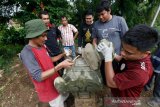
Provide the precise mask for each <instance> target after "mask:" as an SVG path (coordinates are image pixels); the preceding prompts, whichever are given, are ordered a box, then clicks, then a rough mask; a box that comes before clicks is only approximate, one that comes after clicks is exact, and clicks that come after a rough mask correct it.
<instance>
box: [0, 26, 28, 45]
mask: <svg viewBox="0 0 160 107" xmlns="http://www.w3.org/2000/svg"><path fill="white" fill-rule="evenodd" d="M0 37H1V42H2V43H3V44H24V43H25V41H24V40H25V39H24V37H25V32H24V29H23V28H22V29H19V30H16V29H15V28H14V27H12V28H10V29H6V28H5V29H3V31H2V32H1V35H0Z"/></svg>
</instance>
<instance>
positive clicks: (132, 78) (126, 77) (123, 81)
mask: <svg viewBox="0 0 160 107" xmlns="http://www.w3.org/2000/svg"><path fill="white" fill-rule="evenodd" d="M140 72H142V71H140ZM142 78H143V77H141V75H140V74H138V73H136V72H134V71H124V72H123V73H117V74H116V75H115V76H114V78H113V80H114V81H115V83H116V85H117V87H118V89H119V90H125V89H129V88H132V87H134V86H138V85H140V84H142Z"/></svg>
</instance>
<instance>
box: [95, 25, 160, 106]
mask: <svg viewBox="0 0 160 107" xmlns="http://www.w3.org/2000/svg"><path fill="white" fill-rule="evenodd" d="M157 42H158V33H157V32H156V31H155V30H154V29H152V28H150V27H148V26H146V25H137V26H135V27H134V28H132V29H130V30H129V31H128V32H126V33H125V35H124V36H123V37H122V48H123V49H122V51H121V56H122V59H121V61H120V62H119V70H118V71H115V72H114V71H113V67H112V59H113V54H114V53H113V52H114V49H113V45H112V43H111V42H109V43H108V44H105V43H104V42H100V43H99V45H98V47H97V50H98V51H99V52H101V53H102V54H103V56H104V58H105V76H106V82H107V85H108V86H109V87H110V88H111V92H112V94H113V96H114V97H123V98H126V97H128V98H129V97H130V98H138V97H140V94H141V92H142V90H143V87H144V85H145V84H146V83H147V82H148V80H149V78H150V77H151V75H152V73H153V68H152V64H151V61H150V49H151V48H153V47H154V46H155V44H156V43H157ZM120 105H121V104H120ZM129 105H130V104H129ZM129 105H128V104H127V106H129ZM123 106H124V104H123ZM131 106H133V104H131Z"/></svg>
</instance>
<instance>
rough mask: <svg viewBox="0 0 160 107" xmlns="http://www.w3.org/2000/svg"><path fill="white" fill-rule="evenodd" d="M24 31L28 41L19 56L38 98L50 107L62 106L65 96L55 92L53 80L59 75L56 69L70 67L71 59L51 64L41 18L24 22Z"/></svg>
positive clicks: (44, 28) (45, 29)
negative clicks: (45, 44) (55, 64)
mask: <svg viewBox="0 0 160 107" xmlns="http://www.w3.org/2000/svg"><path fill="white" fill-rule="evenodd" d="M25 31H26V38H27V39H28V40H29V43H28V44H27V45H26V46H25V47H24V48H23V50H22V51H21V53H20V57H21V60H22V62H23V64H24V65H25V67H26V68H27V70H28V72H29V75H30V77H31V80H32V82H33V84H34V86H35V90H36V92H37V94H38V97H39V100H40V101H41V102H43V103H49V105H50V106H51V107H64V103H63V102H64V100H65V97H64V96H62V95H60V94H59V93H58V92H57V90H56V89H55V87H54V86H53V82H54V80H55V78H57V77H59V75H58V73H57V71H58V70H60V69H62V68H68V67H70V66H71V65H72V64H73V63H72V61H70V60H64V61H63V62H61V63H59V64H58V65H57V66H54V65H53V62H52V60H54V58H51V57H50V56H49V54H48V52H47V50H46V48H45V46H44V43H45V40H46V39H47V37H46V31H47V28H46V26H45V24H44V22H43V21H42V20H41V19H34V20H30V21H28V22H26V23H25ZM59 58H60V57H59ZM57 59H58V58H57Z"/></svg>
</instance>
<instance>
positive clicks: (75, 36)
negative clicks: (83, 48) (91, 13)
mask: <svg viewBox="0 0 160 107" xmlns="http://www.w3.org/2000/svg"><path fill="white" fill-rule="evenodd" d="M77 36H78V32H76V34H75V35H74V40H75V39H76V38H77Z"/></svg>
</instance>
